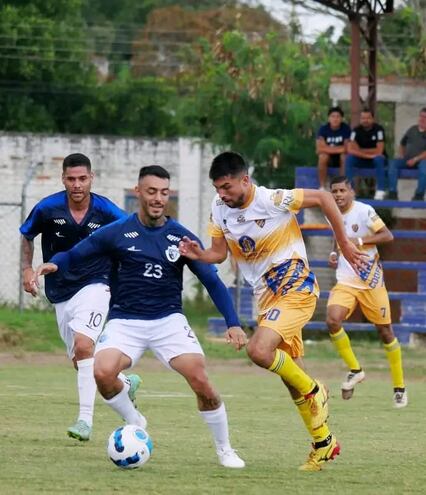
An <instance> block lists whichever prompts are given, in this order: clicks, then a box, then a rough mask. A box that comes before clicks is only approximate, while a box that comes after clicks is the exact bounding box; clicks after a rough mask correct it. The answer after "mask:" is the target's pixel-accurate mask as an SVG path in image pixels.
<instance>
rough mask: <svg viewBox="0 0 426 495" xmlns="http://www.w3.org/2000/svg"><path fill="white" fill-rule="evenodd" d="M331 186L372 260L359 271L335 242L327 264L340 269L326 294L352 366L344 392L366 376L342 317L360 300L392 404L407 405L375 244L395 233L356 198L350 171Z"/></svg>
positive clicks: (330, 322) (338, 341)
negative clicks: (379, 346) (384, 361)
mask: <svg viewBox="0 0 426 495" xmlns="http://www.w3.org/2000/svg"><path fill="white" fill-rule="evenodd" d="M330 187H331V193H332V194H333V197H334V199H335V201H336V204H337V206H338V208H339V210H340V212H341V213H342V216H343V223H344V225H345V230H346V235H347V236H348V237H349V238H350V239H351V241H352V242H353V243H354V244H355V245H356V246H357V247H358V249H360V250H362V251H363V252H364V253H365V254H366V255H368V262H367V263H366V265H365V267H364V269H362V270H359V272H358V273H357V272H355V271H354V269H353V268H352V267H351V265H350V264H349V263H348V262H347V261H346V259H345V258H344V257H343V256H341V253H340V249H339V246H338V244H337V243H336V242H335V247H336V249H335V250H334V251H333V252H332V253H330V256H329V265H330V266H331V267H332V268H335V269H336V278H337V284H336V285H335V286H334V287H333V289H332V291H331V292H330V297H329V299H328V304H327V326H328V330H329V332H330V337H331V340H332V342H333V344H334V345H335V347H336V349H337V351H338V352H339V354H340V356H341V357H342V359H343V360H344V361H345V363H346V365H347V366H348V369H349V371H348V374H347V376H346V379H345V381H344V382H343V383H342V397H343V399H350V398H351V397H352V395H353V392H354V388H355V385H356V384H357V383H360V382H361V381H362V380H364V378H365V373H364V371H363V369H362V368H361V366H360V364H359V362H358V359H357V358H356V356H355V353H354V352H353V349H352V347H351V343H350V340H349V337H348V335H347V334H346V332H345V330H344V329H343V327H342V322H343V321H344V320H346V319H347V318H349V316H350V315H351V314H352V312H353V311H354V309H355V308H356V306H357V305H358V304H359V305H360V307H361V310H362V312H363V314H364V316H365V317H366V318H367V319H368V320H369V321H370V322H371V323H374V325H375V326H376V328H377V331H378V333H379V336H380V338H381V339H382V341H383V344H384V347H385V350H386V355H387V358H388V360H389V365H390V369H391V374H392V381H393V387H394V396H393V400H394V406H395V407H397V408H400V407H405V406H406V405H407V402H408V400H407V392H406V390H405V385H404V376H403V370H402V359H401V347H400V345H399V342H398V339H397V338H396V337H395V334H394V333H393V330H392V324H391V314H390V304H389V296H388V292H387V290H386V287H385V282H384V277H383V269H382V264H381V262H380V258H379V253H378V251H377V247H376V246H377V245H378V244H384V243H387V242H391V241H392V240H393V235H392V233H391V232H390V231H389V229H388V228H387V227H386V225H385V224H384V222H383V220H382V219H381V218H380V217H379V216H378V215H377V213H376V212H375V211H374V209H373V208H372V207H371V206H369V205H366V204H364V203H360V202H358V201H355V200H354V198H355V193H354V190H353V189H352V186H351V183H350V181H349V179H348V178H347V177H345V176H341V177H334V178H333V179H332V181H331V185H330Z"/></svg>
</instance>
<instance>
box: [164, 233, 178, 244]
mask: <svg viewBox="0 0 426 495" xmlns="http://www.w3.org/2000/svg"><path fill="white" fill-rule="evenodd" d="M166 238H167V239H168V240H169V241H170V242H179V241H180V240H181V237H179V236H177V235H173V234H167V235H166Z"/></svg>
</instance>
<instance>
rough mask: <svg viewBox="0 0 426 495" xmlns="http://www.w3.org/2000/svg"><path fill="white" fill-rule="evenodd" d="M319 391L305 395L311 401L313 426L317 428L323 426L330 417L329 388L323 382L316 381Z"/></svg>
mask: <svg viewBox="0 0 426 495" xmlns="http://www.w3.org/2000/svg"><path fill="white" fill-rule="evenodd" d="M316 384H317V386H318V391H317V392H316V393H311V394H308V395H305V399H306V400H307V401H309V406H310V411H311V417H312V423H311V426H312V428H313V429H314V430H315V429H317V428H319V427H320V426H322V425H323V424H324V423H325V422H326V421H327V419H328V389H327V387H326V386H325V385H323V384H322V383H321V382H319V381H317V382H316Z"/></svg>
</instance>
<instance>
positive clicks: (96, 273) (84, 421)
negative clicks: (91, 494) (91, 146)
mask: <svg viewBox="0 0 426 495" xmlns="http://www.w3.org/2000/svg"><path fill="white" fill-rule="evenodd" d="M62 168H63V173H62V182H63V184H64V186H65V190H64V191H60V192H58V193H56V194H52V195H50V196H48V197H46V198H44V199H42V200H41V201H40V202H39V203H37V204H36V205H35V206H34V208H33V209H32V211H31V213H30V214H29V216H28V218H27V219H26V220H25V222H24V223H23V224H22V225H21V228H20V231H21V234H22V236H23V237H22V248H23V263H24V268H23V270H24V273H23V275H24V277H23V278H24V288H25V290H26V291H27V292H29V293H31V294H32V295H33V296H35V295H36V289H35V288H34V287H33V286H32V285H31V280H32V278H33V276H34V271H33V268H32V262H33V252H34V242H33V241H34V238H35V237H36V236H37V235H39V234H41V247H42V252H43V260H44V261H48V260H49V259H50V258H51V257H52V256H53V255H54V254H56V253H58V252H61V251H66V250H68V249H70V248H72V247H73V246H74V245H75V244H77V243H78V242H79V241H81V240H82V239H84V238H86V237H88V236H90V235H91V234H93V233H94V232H96V231H97V230H98V229H99V228H100V227H102V226H103V225H106V224H109V223H111V222H114V221H115V220H117V219H120V218H123V217H127V215H126V214H125V213H124V212H123V211H122V210H121V209H120V208H118V207H117V206H116V205H115V204H114V203H112V202H111V201H110V200H109V199H107V198H104V197H103V196H99V195H98V194H94V193H92V192H90V190H91V186H92V180H93V173H92V171H91V163H90V160H89V158H87V156H85V155H83V154H81V153H73V154H71V155H69V156H67V157H66V158H65V159H64V162H63V166H62ZM110 270H111V262H110V260H109V259H108V258H107V257H103V258H96V259H88V260H85V261H84V262H82V263H80V264H79V265H78V266H75V267H73V268H71V269H70V270H67V271H65V272H63V273H55V274H54V275H52V276H51V277H47V278H46V285H45V292H46V296H47V298H48V299H49V301H50V302H51V303H53V305H54V306H55V311H56V318H57V322H58V327H59V332H60V334H61V337H62V340H63V341H64V343H65V345H66V347H67V352H68V356H69V357H70V359H72V361H73V363H74V366H75V368H76V369H77V382H78V393H79V403H80V412H79V416H78V420H77V422H76V423H75V424H74V425H73V426H71V427H70V428H68V435H69V436H71V437H73V438H77V439H79V440H89V438H90V434H91V429H92V423H93V409H94V401H95V395H96V383H95V380H94V375H93V363H94V358H93V352H94V344H95V342H96V341H97V339H98V336H99V334H100V332H101V331H102V327H103V324H104V322H105V318H106V315H107V313H108V307H109V299H110V292H109V287H108V284H109V281H108V279H109V274H110ZM133 380H134V381H135V383H134V384H133V388H135V387H136V386H137V385H138V383H137V381H138V380H139V377H133Z"/></svg>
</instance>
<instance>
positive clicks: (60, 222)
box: [53, 218, 67, 225]
mask: <svg viewBox="0 0 426 495" xmlns="http://www.w3.org/2000/svg"><path fill="white" fill-rule="evenodd" d="M53 221H54V223H57V224H58V225H65V224H66V223H67V221H66V220H65V218H54V219H53Z"/></svg>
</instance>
